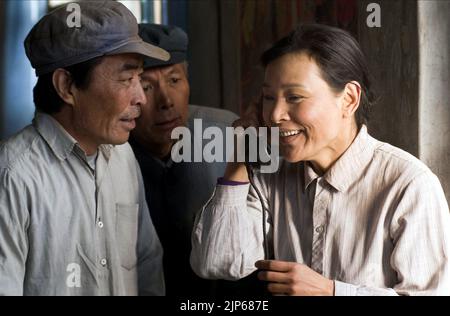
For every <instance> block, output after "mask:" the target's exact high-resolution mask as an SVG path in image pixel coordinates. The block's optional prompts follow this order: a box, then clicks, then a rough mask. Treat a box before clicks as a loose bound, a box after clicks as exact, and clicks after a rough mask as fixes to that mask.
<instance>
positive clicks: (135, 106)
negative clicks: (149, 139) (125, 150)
mask: <svg viewBox="0 0 450 316" xmlns="http://www.w3.org/2000/svg"><path fill="white" fill-rule="evenodd" d="M141 73H142V59H141V57H140V56H139V55H137V54H121V55H114V56H106V57H104V58H103V60H102V62H101V63H100V64H99V65H98V66H96V67H95V68H94V70H93V72H92V77H91V82H90V84H89V86H88V87H87V88H86V89H75V93H74V105H73V124H74V127H75V129H76V131H77V133H78V134H79V137H81V139H82V140H84V141H85V142H86V141H87V142H88V143H91V144H95V145H100V144H113V145H117V144H123V143H125V142H126V141H127V140H128V138H129V135H130V131H131V130H132V129H134V128H135V126H136V123H135V120H136V119H137V118H138V117H139V115H140V112H141V106H142V105H143V104H145V102H146V98H145V94H144V91H143V90H142V86H141V83H140V74H141Z"/></svg>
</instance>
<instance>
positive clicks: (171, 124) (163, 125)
mask: <svg viewBox="0 0 450 316" xmlns="http://www.w3.org/2000/svg"><path fill="white" fill-rule="evenodd" d="M180 122H181V118H180V117H177V118H174V119H171V120H166V121H163V122H159V123H156V124H155V126H156V127H157V128H158V129H162V130H172V129H174V128H175V127H178V126H179V125H180Z"/></svg>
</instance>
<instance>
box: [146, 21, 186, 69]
mask: <svg viewBox="0 0 450 316" xmlns="http://www.w3.org/2000/svg"><path fill="white" fill-rule="evenodd" d="M139 36H140V37H142V39H143V40H144V41H146V42H147V43H150V44H152V45H157V46H159V47H161V48H163V49H165V50H166V51H168V52H169V53H170V59H169V60H167V61H161V60H157V59H154V58H144V68H148V67H158V66H166V65H173V64H178V63H181V62H183V61H185V60H186V57H187V56H186V54H187V48H188V36H187V34H186V32H185V31H183V30H182V29H181V28H179V27H177V26H173V25H159V24H151V23H148V24H146V23H141V24H139Z"/></svg>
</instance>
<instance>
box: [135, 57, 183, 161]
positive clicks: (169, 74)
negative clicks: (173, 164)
mask: <svg viewBox="0 0 450 316" xmlns="http://www.w3.org/2000/svg"><path fill="white" fill-rule="evenodd" d="M186 67H187V66H186V65H185V64H184V63H180V64H175V65H169V66H163V67H158V68H149V69H147V70H145V71H144V73H143V74H142V76H141V77H142V86H143V88H144V91H145V95H146V97H147V102H146V103H145V105H143V106H142V113H141V116H140V117H139V119H138V120H137V121H136V123H137V125H136V129H135V130H134V131H133V137H135V138H136V140H138V141H139V142H140V143H142V144H143V145H144V146H145V147H147V148H149V149H150V150H151V151H153V152H155V153H158V154H159V155H167V154H168V153H169V152H170V148H171V147H172V144H173V142H174V141H173V140H172V139H171V137H170V136H171V133H172V130H173V129H174V128H176V127H179V126H184V125H186V122H187V119H188V102H189V83H188V79H187V69H186Z"/></svg>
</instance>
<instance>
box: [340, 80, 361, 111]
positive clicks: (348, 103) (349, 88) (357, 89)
mask: <svg viewBox="0 0 450 316" xmlns="http://www.w3.org/2000/svg"><path fill="white" fill-rule="evenodd" d="M360 100H361V85H360V84H359V83H358V82H357V81H350V82H348V83H347V84H346V85H345V88H344V92H343V98H342V109H343V114H344V116H345V117H351V116H352V115H353V114H354V113H355V112H356V110H357V109H358V107H359V102H360Z"/></svg>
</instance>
